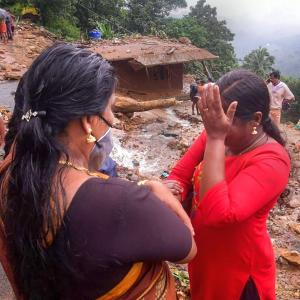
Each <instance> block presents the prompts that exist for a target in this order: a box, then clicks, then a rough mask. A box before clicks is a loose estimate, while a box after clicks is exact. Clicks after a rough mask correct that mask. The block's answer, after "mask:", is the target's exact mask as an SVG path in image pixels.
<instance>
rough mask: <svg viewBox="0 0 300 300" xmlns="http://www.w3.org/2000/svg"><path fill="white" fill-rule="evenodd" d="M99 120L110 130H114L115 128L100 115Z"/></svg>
mask: <svg viewBox="0 0 300 300" xmlns="http://www.w3.org/2000/svg"><path fill="white" fill-rule="evenodd" d="M99 118H100V119H101V120H102V121H103V122H104V123H105V124H106V125H107V126H108V127H110V128H113V127H114V126H113V125H112V124H111V123H110V122H108V121H107V120H106V119H105V118H104V117H103V116H102V115H99Z"/></svg>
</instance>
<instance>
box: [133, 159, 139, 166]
mask: <svg viewBox="0 0 300 300" xmlns="http://www.w3.org/2000/svg"><path fill="white" fill-rule="evenodd" d="M132 163H133V165H134V166H135V167H138V166H139V165H140V163H139V161H137V160H136V159H134V160H133V161H132Z"/></svg>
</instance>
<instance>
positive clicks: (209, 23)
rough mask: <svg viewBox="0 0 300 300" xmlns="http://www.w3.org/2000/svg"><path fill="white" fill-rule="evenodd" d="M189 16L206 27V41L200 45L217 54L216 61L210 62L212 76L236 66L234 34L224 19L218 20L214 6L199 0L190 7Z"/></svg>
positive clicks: (219, 74) (218, 75)
mask: <svg viewBox="0 0 300 300" xmlns="http://www.w3.org/2000/svg"><path fill="white" fill-rule="evenodd" d="M189 16H190V17H193V18H194V19H195V20H196V21H197V22H198V24H199V25H201V26H202V27H203V28H205V29H206V32H207V34H206V43H204V44H203V45H202V47H203V48H206V49H208V50H209V51H210V52H212V53H213V54H215V55H217V56H219V59H218V60H217V61H215V62H212V63H211V67H212V73H213V76H214V78H215V79H217V78H218V77H220V76H221V75H223V74H224V73H226V72H228V71H230V70H232V69H234V68H236V67H237V59H236V56H235V52H234V48H233V46H232V44H231V42H232V41H233V38H234V34H233V33H232V32H231V31H230V30H229V29H228V27H227V25H226V21H224V20H223V21H219V20H218V17H217V9H216V7H211V6H210V5H209V4H206V0H199V1H198V2H197V4H196V5H195V6H194V7H191V12H190V14H189Z"/></svg>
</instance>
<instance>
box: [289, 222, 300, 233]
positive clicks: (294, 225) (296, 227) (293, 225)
mask: <svg viewBox="0 0 300 300" xmlns="http://www.w3.org/2000/svg"><path fill="white" fill-rule="evenodd" d="M289 227H290V228H291V229H292V230H293V231H294V232H295V233H297V234H300V223H296V222H295V223H290V224H289Z"/></svg>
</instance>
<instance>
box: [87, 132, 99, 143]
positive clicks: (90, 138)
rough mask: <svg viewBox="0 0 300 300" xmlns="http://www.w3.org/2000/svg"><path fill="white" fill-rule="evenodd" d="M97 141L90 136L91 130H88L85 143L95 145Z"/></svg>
mask: <svg viewBox="0 0 300 300" xmlns="http://www.w3.org/2000/svg"><path fill="white" fill-rule="evenodd" d="M96 141H97V139H96V138H95V137H94V136H93V135H92V128H90V129H89V134H88V136H87V138H86V142H87V143H88V144H92V143H95V142H96Z"/></svg>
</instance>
